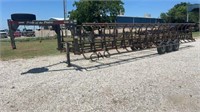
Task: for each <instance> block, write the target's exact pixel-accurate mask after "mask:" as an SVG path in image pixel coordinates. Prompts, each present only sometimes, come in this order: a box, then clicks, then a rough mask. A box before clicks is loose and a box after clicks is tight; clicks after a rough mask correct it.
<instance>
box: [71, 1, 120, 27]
mask: <svg viewBox="0 0 200 112" xmlns="http://www.w3.org/2000/svg"><path fill="white" fill-rule="evenodd" d="M123 4H124V3H123V2H122V1H121V0H97V1H96V0H95V1H89V0H80V1H75V2H74V4H73V6H75V7H76V9H75V10H72V11H71V12H70V19H73V20H77V23H78V24H81V23H84V22H99V23H102V22H114V21H115V19H116V17H117V15H119V14H120V13H124V7H123Z"/></svg>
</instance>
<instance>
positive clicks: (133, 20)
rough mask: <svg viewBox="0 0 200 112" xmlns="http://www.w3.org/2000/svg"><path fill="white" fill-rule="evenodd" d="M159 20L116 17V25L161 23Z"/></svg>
mask: <svg viewBox="0 0 200 112" xmlns="http://www.w3.org/2000/svg"><path fill="white" fill-rule="evenodd" d="M163 22H164V21H163V20H162V19H160V18H147V17H131V16H117V19H116V23H163Z"/></svg>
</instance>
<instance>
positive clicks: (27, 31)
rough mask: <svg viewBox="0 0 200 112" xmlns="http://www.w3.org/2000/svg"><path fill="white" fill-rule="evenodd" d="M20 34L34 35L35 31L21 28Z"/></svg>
mask: <svg viewBox="0 0 200 112" xmlns="http://www.w3.org/2000/svg"><path fill="white" fill-rule="evenodd" d="M22 36H25V37H34V36H35V31H33V30H32V29H23V31H22Z"/></svg>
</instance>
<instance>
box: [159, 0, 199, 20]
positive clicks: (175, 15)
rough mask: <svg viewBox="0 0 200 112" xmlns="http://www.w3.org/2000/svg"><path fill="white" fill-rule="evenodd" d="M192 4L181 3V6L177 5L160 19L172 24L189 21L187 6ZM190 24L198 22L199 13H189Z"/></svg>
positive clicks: (161, 15)
mask: <svg viewBox="0 0 200 112" xmlns="http://www.w3.org/2000/svg"><path fill="white" fill-rule="evenodd" d="M189 4H190V3H186V2H181V3H180V4H177V5H175V6H174V7H173V8H171V9H170V10H169V11H168V12H167V13H161V14H160V17H161V18H162V19H163V20H164V21H165V22H171V23H183V22H186V21H187V5H189ZM189 15H190V16H189V17H190V18H189V20H190V21H189V22H198V20H199V17H198V12H190V13H189Z"/></svg>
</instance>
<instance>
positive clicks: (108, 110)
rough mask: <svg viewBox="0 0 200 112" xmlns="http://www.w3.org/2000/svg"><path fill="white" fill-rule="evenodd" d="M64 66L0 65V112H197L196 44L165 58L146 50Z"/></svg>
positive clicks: (43, 62) (199, 60) (199, 65)
mask: <svg viewBox="0 0 200 112" xmlns="http://www.w3.org/2000/svg"><path fill="white" fill-rule="evenodd" d="M112 52H114V51H112ZM64 61H65V56H64V55H60V56H54V57H50V56H49V57H39V58H34V59H28V60H24V59H18V60H12V61H1V62H0V63H1V64H0V69H1V71H0V110H1V111H2V112H7V111H20V112H21V111H40V112H44V111H64V112H66V111H69V112H115V111H117V112H165V111H166V112H200V40H197V41H196V42H194V43H187V44H183V45H181V48H180V50H179V51H177V52H172V53H167V54H164V55H158V54H157V51H156V49H150V50H144V51H138V52H129V53H123V54H120V55H114V56H111V58H106V59H100V60H98V61H97V62H90V61H89V60H84V59H83V58H82V56H73V55H72V63H73V64H74V67H70V68H68V67H67V65H66V63H64Z"/></svg>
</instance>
